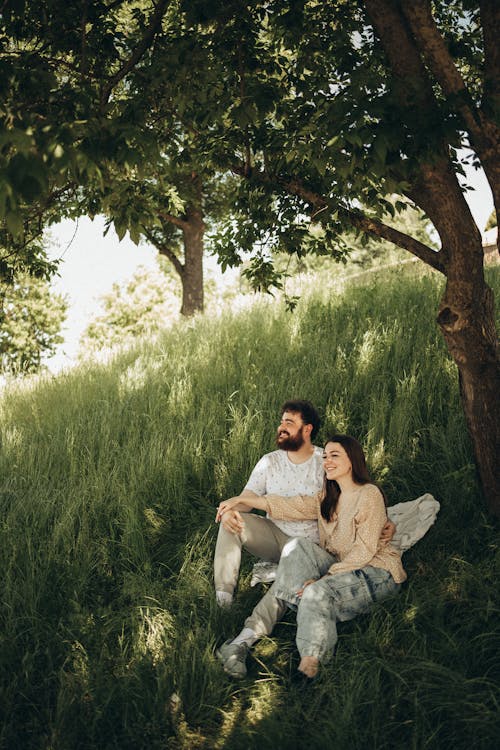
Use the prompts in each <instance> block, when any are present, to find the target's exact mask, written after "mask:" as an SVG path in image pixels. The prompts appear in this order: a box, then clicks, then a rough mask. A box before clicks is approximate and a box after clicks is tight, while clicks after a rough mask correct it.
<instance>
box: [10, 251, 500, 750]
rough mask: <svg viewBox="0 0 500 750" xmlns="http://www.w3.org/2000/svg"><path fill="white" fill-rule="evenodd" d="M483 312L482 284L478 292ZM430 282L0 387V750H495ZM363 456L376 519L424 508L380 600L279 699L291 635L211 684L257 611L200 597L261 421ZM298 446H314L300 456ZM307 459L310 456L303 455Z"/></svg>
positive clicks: (484, 571) (493, 533)
mask: <svg viewBox="0 0 500 750" xmlns="http://www.w3.org/2000/svg"><path fill="white" fill-rule="evenodd" d="M489 280H490V283H491V284H492V285H493V286H494V288H495V291H496V296H497V299H498V296H499V294H500V275H499V273H498V270H497V271H496V272H494V271H490V275H489ZM440 283H441V282H440V279H439V278H437V277H435V276H433V275H428V274H425V275H423V276H421V277H420V276H419V275H418V274H417V272H416V270H415V267H413V266H412V267H411V268H409V267H408V266H407V267H405V269H404V270H401V271H394V272H393V273H390V274H386V276H385V277H382V276H380V277H379V276H377V275H376V274H371V275H368V276H367V277H365V278H360V279H359V280H357V281H356V282H351V283H350V284H341V283H338V284H334V285H330V289H329V290H327V289H326V282H325V288H324V289H321V288H317V289H316V291H315V292H311V294H310V295H308V296H307V297H306V296H304V297H303V298H302V300H301V302H300V304H299V306H298V307H297V309H296V310H295V312H294V313H292V314H290V313H287V312H285V310H284V309H283V307H282V306H281V305H280V304H277V303H275V302H274V303H272V302H267V303H265V302H261V303H259V304H256V305H255V306H254V307H253V308H252V309H251V310H247V311H244V312H241V313H238V314H234V315H231V314H224V315H222V316H221V318H220V319H217V320H215V321H210V320H208V319H206V318H203V317H200V318H199V319H196V320H195V321H191V322H186V323H183V324H181V325H179V326H178V327H176V328H175V329H172V330H171V331H169V332H167V333H165V335H164V336H163V337H161V338H160V339H159V340H158V341H155V342H150V343H144V345H143V346H142V347H140V348H138V349H136V350H134V351H130V352H127V353H124V354H122V355H119V356H117V357H116V358H115V359H114V360H113V361H112V362H110V363H109V364H106V365H99V366H97V365H96V366H93V367H91V366H90V365H82V366H81V367H80V368H79V369H75V370H73V371H71V372H69V373H66V374H62V375H60V376H57V377H55V378H51V377H45V378H41V379H38V380H33V381H30V382H27V383H24V384H23V383H21V384H17V385H16V384H12V385H11V386H10V387H9V388H7V389H6V390H5V391H4V393H3V396H2V402H1V413H0V424H1V448H0V482H1V483H0V510H1V513H0V519H1V521H0V535H1V537H0V560H1V567H2V576H1V587H2V593H1V612H0V715H1V729H0V747H1V748H2V750H4V749H5V750H18V749H20V750H80V749H82V750H83V749H85V750H97V749H99V750H101V749H102V750H104V749H106V750H108V749H109V750H111V749H113V750H115V749H116V750H129V749H130V750H136V749H142V748H144V749H146V748H147V749H148V750H149V749H150V750H160V749H162V750H165V749H168V748H170V749H172V748H174V749H177V748H178V749H181V748H207V749H208V748H209V749H211V750H212V749H214V750H215V749H218V748H220V749H222V748H224V749H227V750H233V749H237V748H241V749H242V750H247V749H252V748H255V749H257V748H259V750H266V749H267V748H272V749H273V750H280V748H292V749H293V748H305V747H307V748H334V749H336V748H339V749H340V748H346V747H348V748H349V749H350V750H360V749H364V748H367V749H372V748H374V749H380V750H381V749H382V748H398V749H399V748H401V750H402V749H403V748H405V749H406V748H411V749H412V750H421V749H423V748H429V749H434V748H450V750H451V749H452V748H453V750H470V748H474V749H475V750H490V749H491V748H493V747H494V746H496V745H497V744H498V743H499V742H500V718H499V716H500V712H499V700H500V690H499V677H500V656H499V654H500V617H499V615H500V588H499V586H498V581H499V578H500V554H499V534H498V525H497V524H495V523H494V522H493V520H492V519H491V517H489V516H488V515H487V514H486V513H485V511H484V504H483V501H482V498H481V495H480V491H479V489H478V484H477V478H476V472H475V469H474V465H473V461H472V456H471V448H470V444H469V440H468V437H467V433H466V429H465V424H464V419H463V416H462V412H461V408H460V404H459V399H458V389H457V375H456V370H455V367H454V365H453V364H452V363H451V361H450V359H449V357H448V356H447V354H446V351H445V347H444V344H443V341H442V340H441V336H440V333H439V331H438V329H437V326H436V324H435V315H436V307H437V300H438V298H439V294H440ZM289 397H303V398H308V399H311V400H312V401H313V402H314V403H315V404H316V405H317V407H318V408H319V410H320V412H321V413H322V415H323V417H324V428H323V430H322V437H326V436H327V435H328V433H329V432H330V431H333V430H334V429H335V430H340V431H346V432H348V433H351V434H353V435H355V436H356V437H358V438H359V439H360V440H361V442H362V443H363V445H364V446H365V449H366V452H367V455H368V457H369V462H370V466H371V468H372V472H373V474H374V476H375V478H376V479H377V480H378V481H380V482H381V483H382V484H383V486H384V489H385V490H386V493H387V495H388V498H389V503H390V504H392V503H395V502H399V501H401V500H407V499H411V498H413V497H416V496H418V495H420V494H422V493H423V492H431V493H432V494H433V495H434V496H435V497H436V498H437V499H438V500H439V501H440V502H441V512H440V514H439V517H438V521H437V523H436V525H435V526H434V527H433V528H432V529H431V531H430V532H429V533H428V534H427V536H426V537H425V538H424V539H423V540H422V541H421V542H419V543H418V544H417V545H416V546H415V547H414V548H413V549H412V550H410V551H409V552H408V553H406V554H405V556H404V563H405V567H406V569H407V571H408V574H409V581H408V584H407V585H405V587H404V591H403V594H402V595H401V596H400V597H399V598H397V599H396V600H392V601H390V602H388V603H385V604H382V605H379V606H378V607H377V608H376V609H374V611H373V612H372V613H371V614H370V615H369V616H365V617H361V618H358V619H357V620H355V621H353V622H351V623H345V624H343V625H342V626H341V630H340V640H339V645H338V649H337V653H336V656H335V658H334V659H333V660H332V662H331V663H330V664H329V665H328V666H327V667H326V668H325V669H324V670H323V671H322V674H321V678H320V680H319V681H318V682H317V683H316V684H315V685H314V686H313V687H312V688H311V689H310V690H309V691H308V692H307V693H303V692H302V693H301V692H299V691H297V689H296V688H294V687H293V686H291V684H290V674H291V673H292V672H293V671H294V670H295V668H296V665H297V653H296V650H295V646H294V622H293V617H292V616H290V617H287V619H286V620H285V621H284V622H283V623H282V624H281V625H280V626H279V627H278V628H277V629H276V631H275V633H274V634H273V637H272V638H269V639H265V640H263V641H261V642H260V643H259V644H258V646H257V647H256V648H255V650H254V651H253V654H252V658H251V659H250V660H249V666H250V669H249V677H248V679H247V680H245V681H244V682H242V683H237V684H234V683H231V682H228V681H227V679H226V677H225V676H224V674H223V673H222V671H221V668H220V665H219V664H218V662H217V661H216V659H215V657H214V647H215V645H216V644H217V643H219V642H220V641H221V640H223V639H225V638H227V637H228V636H229V635H231V634H233V633H234V632H236V631H237V630H239V628H240V626H241V624H242V621H243V619H244V617H245V616H246V614H247V613H248V612H249V611H250V609H251V607H252V606H253V603H254V602H255V601H256V600H257V598H258V597H259V595H260V592H259V591H257V590H255V589H251V588H250V585H249V581H250V571H251V560H250V559H249V558H246V559H245V562H244V566H243V569H242V575H241V578H240V587H239V591H238V595H237V599H236V603H235V606H234V607H233V609H232V610H231V611H230V612H221V611H219V610H218V609H217V608H216V606H215V604H214V597H213V590H212V581H211V574H212V555H213V548H214V541H215V535H216V531H217V529H216V526H215V524H214V523H213V517H214V509H215V506H216V504H217V503H218V501H219V500H220V499H222V498H224V497H229V496H231V495H233V494H236V493H238V492H239V491H240V490H241V488H242V487H243V484H244V483H245V481H246V478H247V476H248V475H249V473H250V470H251V469H252V467H253V466H254V464H255V462H256V461H257V459H258V458H259V457H260V456H261V455H262V454H263V453H265V452H267V451H269V450H272V449H273V440H274V434H275V429H276V425H277V421H278V417H279V409H280V405H281V403H282V402H283V401H284V400H285V399H287V398H289ZM317 442H318V441H317ZM319 442H320V441H319Z"/></svg>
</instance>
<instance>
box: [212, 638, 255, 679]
mask: <svg viewBox="0 0 500 750" xmlns="http://www.w3.org/2000/svg"><path fill="white" fill-rule="evenodd" d="M215 653H216V654H217V658H218V660H219V661H220V662H221V664H222V666H223V667H224V672H225V673H226V674H228V675H229V676H230V677H234V678H235V679H237V680H241V679H243V677H246V676H247V666H246V658H247V654H248V645H247V644H246V643H233V642H232V641H226V642H225V643H223V644H222V646H221V647H220V648H218V649H217V651H216V652H215Z"/></svg>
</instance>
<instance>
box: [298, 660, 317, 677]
mask: <svg viewBox="0 0 500 750" xmlns="http://www.w3.org/2000/svg"><path fill="white" fill-rule="evenodd" d="M318 668H319V661H318V659H317V658H316V657H315V656H303V657H302V659H301V660H300V664H299V672H302V674H305V676H306V677H311V678H312V677H316V675H317V674H318Z"/></svg>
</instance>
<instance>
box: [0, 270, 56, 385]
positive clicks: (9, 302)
mask: <svg viewBox="0 0 500 750" xmlns="http://www.w3.org/2000/svg"><path fill="white" fill-rule="evenodd" d="M0 301H1V308H0V370H1V371H2V372H3V373H11V374H16V375H19V374H26V373H31V372H36V371H38V370H40V368H41V367H42V363H43V359H44V358H46V357H48V356H50V355H51V354H54V352H55V349H56V346H57V344H60V343H61V342H62V341H63V338H62V336H61V333H60V332H61V326H62V324H63V322H64V319H65V317H66V309H67V304H66V301H65V300H64V298H63V297H61V296H60V295H58V294H54V292H53V291H52V290H51V289H50V285H49V283H48V282H47V280H46V279H43V278H41V279H40V278H36V277H33V276H30V275H29V274H27V273H24V274H18V275H17V277H16V279H15V281H14V282H12V283H5V282H1V284H0Z"/></svg>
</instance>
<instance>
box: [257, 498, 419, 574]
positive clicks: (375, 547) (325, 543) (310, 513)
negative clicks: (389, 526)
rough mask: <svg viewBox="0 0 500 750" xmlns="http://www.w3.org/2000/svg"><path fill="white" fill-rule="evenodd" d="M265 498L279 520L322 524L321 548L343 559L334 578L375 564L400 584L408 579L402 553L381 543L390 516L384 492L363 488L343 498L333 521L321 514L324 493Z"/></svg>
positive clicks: (268, 507)
mask: <svg viewBox="0 0 500 750" xmlns="http://www.w3.org/2000/svg"><path fill="white" fill-rule="evenodd" d="M264 499H265V500H266V511H267V513H268V514H269V515H270V516H271V517H272V518H275V519H276V520H280V521H289V520H305V519H310V518H315V519H316V520H317V521H318V526H319V538H320V545H321V546H322V547H323V548H324V549H326V550H328V552H331V553H332V554H334V555H336V556H337V558H338V560H339V562H335V563H333V565H332V566H331V567H330V569H329V573H331V574H332V575H334V574H335V573H343V572H346V571H349V570H357V569H358V568H364V567H365V566H366V565H371V566H372V567H374V568H383V569H384V570H388V571H389V573H391V575H392V577H393V578H394V580H395V582H396V583H402V582H403V581H405V580H406V573H405V571H404V569H403V566H402V564H401V555H400V553H399V552H398V551H397V550H396V549H395V548H394V547H393V546H392V545H391V544H388V543H387V542H381V541H380V533H381V531H382V529H383V527H384V525H385V523H386V521H387V514H386V510H385V503H384V498H383V497H382V493H381V492H380V490H379V489H378V487H376V486H375V485H374V484H364V485H362V486H361V487H360V489H359V491H358V492H357V493H356V494H355V495H353V496H352V497H349V498H346V500H345V501H344V503H342V496H341V497H340V499H339V505H338V512H337V513H335V514H334V517H333V520H332V521H326V520H325V519H324V518H323V516H322V515H321V507H320V506H321V500H322V493H321V492H318V493H317V494H316V495H312V496H311V495H294V496H293V497H281V496H280V495H265V496H264Z"/></svg>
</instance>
